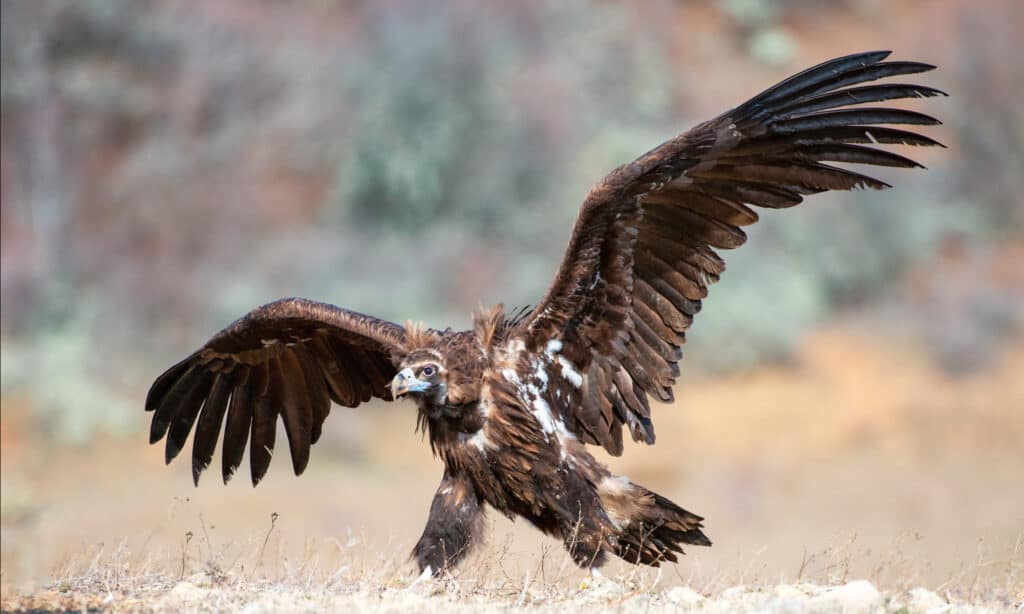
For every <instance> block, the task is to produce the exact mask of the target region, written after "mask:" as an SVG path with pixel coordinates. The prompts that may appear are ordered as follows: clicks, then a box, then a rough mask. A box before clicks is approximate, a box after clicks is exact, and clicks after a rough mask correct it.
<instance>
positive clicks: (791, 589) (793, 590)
mask: <svg viewBox="0 0 1024 614" xmlns="http://www.w3.org/2000/svg"><path fill="white" fill-rule="evenodd" d="M775 596H776V597H778V598H779V599H795V600H798V601H803V600H805V599H807V593H805V592H804V591H802V590H800V589H799V588H797V587H795V586H793V585H792V584H780V585H778V586H777V587H775Z"/></svg>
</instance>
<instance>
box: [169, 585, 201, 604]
mask: <svg viewBox="0 0 1024 614" xmlns="http://www.w3.org/2000/svg"><path fill="white" fill-rule="evenodd" d="M208 593H209V591H207V590H206V589H203V588H199V587H198V586H196V585H195V584H192V583H191V582H188V581H183V582H178V583H177V584H175V585H174V588H172V589H171V590H170V591H168V593H167V595H165V599H166V600H169V601H173V602H177V603H181V602H185V603H194V602H199V601H202V600H204V599H206V597H207V594H208Z"/></svg>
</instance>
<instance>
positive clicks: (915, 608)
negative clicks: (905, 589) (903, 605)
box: [907, 587, 949, 612]
mask: <svg viewBox="0 0 1024 614" xmlns="http://www.w3.org/2000/svg"><path fill="white" fill-rule="evenodd" d="M948 607H949V604H948V603H946V600H945V599H943V598H942V597H939V596H938V595H936V594H935V593H933V592H932V591H930V590H928V589H926V588H920V587H919V588H912V589H910V602H909V603H908V604H907V609H909V610H910V611H911V612H941V611H943V610H944V609H946V608H948Z"/></svg>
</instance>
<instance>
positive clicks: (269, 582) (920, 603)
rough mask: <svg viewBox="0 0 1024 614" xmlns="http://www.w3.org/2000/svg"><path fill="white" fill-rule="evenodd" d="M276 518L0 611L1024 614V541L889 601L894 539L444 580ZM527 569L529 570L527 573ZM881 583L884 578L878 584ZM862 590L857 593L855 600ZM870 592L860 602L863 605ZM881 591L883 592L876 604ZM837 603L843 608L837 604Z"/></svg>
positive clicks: (129, 562) (20, 599) (120, 565)
mask: <svg viewBox="0 0 1024 614" xmlns="http://www.w3.org/2000/svg"><path fill="white" fill-rule="evenodd" d="M276 520H277V518H276V517H275V518H274V519H273V520H272V521H271V523H270V526H268V528H267V530H266V531H265V532H264V534H263V535H261V536H256V537H254V538H253V539H251V540H249V541H247V542H246V543H236V544H227V545H223V546H219V547H218V546H217V545H215V544H214V543H213V542H212V541H211V539H210V536H209V533H208V529H207V527H206V526H205V524H204V523H202V521H200V522H199V526H198V527H197V531H190V532H188V533H186V534H185V535H184V536H183V537H182V540H181V543H180V548H177V549H159V550H157V551H153V552H149V553H147V554H146V555H144V556H141V557H140V556H139V553H133V552H131V551H129V549H128V548H127V547H126V545H125V544H124V543H122V544H120V545H119V546H117V547H114V548H109V549H108V548H103V547H97V548H89V549H86V551H83V552H81V553H79V554H77V555H75V556H73V557H71V558H70V559H69V560H67V561H65V562H63V563H62V565H61V567H60V568H59V570H57V571H56V573H55V577H54V581H53V582H52V583H51V584H49V585H47V586H46V587H45V588H43V589H42V590H38V591H34V592H31V593H27V594H22V593H19V592H18V591H14V590H11V589H10V588H9V587H8V588H7V589H5V591H4V592H5V594H4V595H3V597H2V607H3V609H4V610H33V609H61V610H64V609H66V610H112V611H135V610H145V611H182V610H214V611H241V610H243V609H244V610H245V611H247V612H251V611H283V610H284V611H296V610H299V611H323V610H329V609H333V610H338V611H362V610H373V611H392V610H394V611H409V610H415V611H427V612H435V611H479V610H508V609H518V608H520V607H525V608H527V609H531V610H535V611H570V612H576V611H581V612H582V611H589V610H593V609H595V608H596V609H602V610H616V611H629V612H631V611H650V610H660V609H678V608H680V607H685V608H686V609H691V610H696V611H734V610H739V609H746V610H749V609H766V610H769V611H781V610H785V611H804V610H812V611H816V610H821V609H825V610H831V609H840V610H849V609H853V610H857V609H859V606H858V604H860V603H863V601H858V599H860V600H863V599H864V597H863V595H861V593H863V592H864V591H866V592H867V597H866V598H867V599H868V603H871V604H873V605H872V609H877V608H883V609H885V610H887V611H900V610H902V609H907V610H908V611H924V610H929V609H934V608H936V607H938V608H943V611H951V610H952V611H961V610H964V611H967V610H972V609H978V608H983V609H986V610H990V611H991V610H995V611H999V610H1007V611H1009V610H1012V609H1014V608H1015V607H1016V608H1020V607H1022V605H1024V558H1022V557H1021V555H1022V554H1024V553H1022V552H1021V548H1022V545H1024V534H1022V535H1021V536H1020V537H1019V538H1018V542H1017V544H1016V546H1015V549H1014V552H1013V553H1012V556H1011V557H1010V558H1007V559H990V558H986V555H985V553H984V550H983V549H981V548H979V552H978V557H977V559H976V560H973V561H965V562H964V564H963V565H962V568H961V570H960V571H959V573H958V574H956V575H955V576H953V577H951V578H950V579H949V580H948V581H947V582H945V583H943V584H942V585H941V586H939V587H937V588H936V590H935V591H930V590H927V589H924V588H920V587H916V586H915V585H914V584H913V582H912V581H903V582H897V583H890V584H889V585H888V586H882V591H881V593H879V594H874V593H873V589H872V588H871V587H872V586H874V585H875V584H876V583H877V582H876V583H872V584H870V585H865V584H864V582H863V581H860V582H857V581H854V580H855V578H853V577H851V576H850V568H851V566H852V564H853V562H854V561H855V560H856V559H859V558H867V559H872V560H871V561H870V562H871V563H872V564H874V565H876V566H878V567H886V568H889V569H890V570H892V571H894V572H895V574H896V575H897V576H899V577H901V578H904V579H909V578H913V577H914V576H915V561H913V560H912V559H910V558H908V557H906V556H905V555H904V554H903V553H902V552H901V549H900V545H899V544H895V545H894V548H893V550H892V551H890V552H887V553H881V554H880V555H878V556H875V557H872V556H871V554H870V553H868V552H863V551H861V550H859V549H858V548H857V547H856V546H855V543H854V540H850V541H847V542H845V543H841V544H837V545H835V546H832V547H829V548H826V549H825V550H822V551H820V552H815V553H809V554H808V555H807V556H806V557H805V559H804V561H803V564H802V565H801V567H800V568H799V569H798V570H796V573H795V574H791V575H789V576H788V577H785V578H776V577H773V576H771V575H768V573H769V572H768V571H767V570H766V569H764V568H762V566H760V565H758V563H757V560H756V558H751V560H750V565H749V568H747V569H742V568H733V569H729V570H716V571H714V572H711V573H699V572H694V571H692V570H691V571H690V572H689V574H688V576H687V577H682V576H680V575H679V570H678V569H675V568H673V569H663V570H655V569H650V568H644V567H631V566H622V565H620V566H618V567H616V568H615V569H614V573H613V574H612V575H609V576H606V577H604V578H596V579H595V578H590V577H588V576H586V575H584V574H583V573H582V572H580V571H579V570H577V569H575V567H574V566H573V565H572V564H571V562H570V561H569V560H568V558H567V557H566V556H565V555H564V552H562V551H561V549H554V548H548V547H545V548H543V549H542V551H541V552H540V553H539V554H538V555H537V556H536V557H534V559H533V560H532V561H524V560H523V559H518V560H515V557H510V556H509V551H510V548H511V541H510V540H507V541H506V542H505V543H504V544H502V545H500V546H491V547H488V548H486V549H484V550H483V551H481V552H479V553H476V554H475V555H474V557H473V560H472V561H471V562H470V564H468V565H465V566H463V567H462V568H460V569H459V570H457V571H456V572H455V573H454V574H451V575H448V576H445V577H443V578H441V579H438V580H423V579H417V578H416V576H415V574H414V573H413V572H412V570H411V569H410V566H409V564H408V562H407V560H406V556H407V552H408V549H407V548H405V547H399V546H397V545H395V544H389V545H386V546H383V547H381V548H379V549H378V548H376V547H373V546H371V545H370V544H368V543H366V542H364V541H362V540H361V539H360V538H358V537H355V536H351V535H350V536H349V537H348V539H347V541H344V540H337V539H334V540H327V541H319V542H317V541H307V542H305V543H303V545H302V548H301V550H300V551H299V552H298V553H297V554H298V556H294V555H291V554H289V553H288V552H287V551H288V548H287V547H286V546H285V540H283V539H282V537H281V535H280V533H279V530H278V528H277V527H276ZM524 563H525V565H524ZM876 581H877V578H876ZM850 590H852V591H853V593H852V594H847V593H848V591H850ZM858 595H860V596H858ZM873 595H874V596H873ZM837 599H838V601H837Z"/></svg>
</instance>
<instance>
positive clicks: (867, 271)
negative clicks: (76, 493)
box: [0, 0, 1024, 439]
mask: <svg viewBox="0 0 1024 614" xmlns="http://www.w3.org/2000/svg"><path fill="white" fill-rule="evenodd" d="M870 4H871V2H864V1H857V0H849V1H836V2H829V3H820V2H811V1H810V0H787V1H786V2H781V3H775V2H765V1H762V0H723V1H722V2H719V3H715V4H713V5H709V6H713V7H717V9H718V13H717V17H716V19H717V20H718V21H717V22H713V24H712V25H714V24H715V23H717V27H718V28H719V30H720V31H719V30H715V31H713V32H712V33H711V34H712V36H713V37H714V38H715V39H716V40H715V42H716V46H715V47H714V49H715V52H714V53H713V54H711V55H710V56H709V55H702V53H703V52H702V51H701V50H700V49H698V48H697V47H699V45H696V44H693V45H691V44H689V42H688V41H683V42H682V43H680V42H679V41H678V40H677V39H678V34H679V32H681V31H684V32H685V31H688V30H687V28H689V27H691V24H689V23H688V22H686V21H685V19H686V16H687V15H688V14H689V13H688V11H687V8H688V7H686V6H676V5H673V4H671V3H658V2H654V3H645V4H644V5H643V7H642V9H640V10H637V9H635V8H632V5H629V6H627V5H618V4H611V3H591V2H570V3H555V2H550V3H529V4H519V3H501V4H493V5H481V4H477V3H473V2H469V1H468V0H452V1H449V2H443V3H430V5H429V6H428V5H426V4H424V3H420V2H414V1H412V0H406V1H401V0H399V1H395V2H387V3H331V2H320V1H316V2H309V3H304V4H299V5H296V4H279V3H246V2H227V1H225V2H219V3H200V4H196V5H189V6H187V7H186V6H184V5H182V4H180V3H174V2H168V1H161V0H154V1H150V2H135V1H131V0H103V1H100V0H96V1H91V2H80V3H69V2H63V1H56V2H54V1H46V0H41V1H31V0H15V1H12V2H4V3H2V4H0V10H2V12H3V14H2V41H0V46H2V54H0V56H2V57H0V61H2V69H3V77H2V86H0V104H2V118H3V126H4V130H3V131H2V135H0V153H2V171H3V172H2V180H3V184H2V193H3V203H4V204H3V209H2V214H0V217H2V222H3V224H2V233H3V237H2V239H3V240H2V242H0V250H2V259H0V260H2V262H0V267H2V273H3V275H2V288H3V292H2V298H3V310H2V320H0V328H2V332H3V345H4V351H3V376H4V377H3V380H4V381H3V391H4V395H5V397H8V395H10V394H13V393H15V392H22V393H24V392H28V394H29V395H30V396H32V397H33V398H35V399H37V404H38V406H39V408H40V422H41V424H45V425H47V426H46V427H45V428H47V429H48V430H52V432H54V433H62V434H63V435H62V436H67V437H70V438H72V439H84V438H87V437H88V433H89V432H91V430H92V429H93V428H94V427H96V426H101V427H102V428H107V429H115V430H116V429H119V428H122V426H121V425H122V424H125V425H129V426H131V425H133V424H137V423H138V422H140V421H141V416H139V415H138V411H139V406H140V404H141V398H142V395H143V393H144V389H145V386H146V385H147V384H148V382H149V381H150V380H151V379H152V377H154V376H155V375H156V374H157V373H158V372H159V370H160V369H162V368H165V367H166V366H167V365H169V364H171V363H172V362H174V361H175V360H176V359H178V358H179V357H180V356H181V355H182V354H184V353H185V352H188V351H191V350H192V349H194V347H195V346H196V345H197V344H198V343H201V342H202V340H204V339H205V338H206V337H207V335H209V334H210V333H212V332H214V331H216V330H217V329H219V328H220V327H222V326H224V325H225V324H227V323H228V322H229V321H231V320H232V319H233V318H235V317H237V316H239V315H241V314H242V313H243V312H244V311H246V310H247V309H249V308H251V307H252V306H254V305H256V304H259V303H263V302H266V301H269V300H272V299H274V298H278V297H280V296H286V295H305V296H309V297H313V298H318V299H321V300H327V301H330V302H335V303H338V304H342V305H345V306H347V307H349V308H352V309H357V310H361V311H365V312H369V313H374V314H378V315H380V316H382V317H386V318H390V319H393V320H396V321H402V320H404V319H406V318H423V319H425V320H426V321H427V322H428V324H431V325H437V326H444V325H448V324H452V325H455V326H463V325H466V324H468V314H469V311H470V310H471V309H473V308H474V307H476V305H477V304H478V303H479V302H482V303H485V304H488V303H492V302H499V301H503V302H505V303H506V304H508V305H517V304H526V303H530V302H532V301H536V300H537V299H538V298H539V297H540V296H541V294H542V292H543V290H544V288H545V287H546V284H547V283H548V281H549V280H550V278H551V276H552V275H553V273H554V270H555V267H556V265H557V262H558V259H559V257H560V256H561V254H562V251H563V249H564V245H565V241H566V239H567V237H568V235H569V232H570V229H571V225H572V222H573V220H574V219H575V214H576V211H577V207H578V205H579V203H580V201H581V200H582V198H583V195H584V194H585V193H586V190H587V188H588V186H589V184H591V183H592V182H594V181H596V180H598V179H599V178H600V177H601V176H602V175H603V174H604V173H605V172H607V171H608V170H610V169H611V168H613V167H614V166H616V165H617V164H621V163H623V162H626V161H628V160H630V159H632V158H634V157H635V156H636V155H638V154H639V153H641V152H643V151H646V150H647V149H649V148H650V147H651V146H652V145H654V144H656V143H658V142H660V141H661V140H663V139H665V138H668V137H669V136H671V135H673V134H675V133H677V132H678V131H680V130H682V129H684V128H686V127H687V126H689V125H692V124H694V123H696V122H698V121H700V120H703V119H706V117H702V116H700V115H703V114H697V113H696V112H695V111H693V110H691V109H688V108H686V106H684V105H682V104H681V101H684V100H685V101H690V102H695V101H700V103H701V104H702V105H706V104H709V103H712V102H713V103H715V105H714V107H713V108H714V109H715V111H716V112H717V111H718V110H721V109H724V108H726V107H727V106H729V105H731V104H734V103H736V102H739V100H740V99H741V98H742V97H743V96H744V95H749V94H751V93H753V92H751V91H750V90H751V88H750V86H749V83H748V82H747V80H746V76H747V75H745V74H741V73H739V72H737V71H736V70H735V69H736V67H737V66H749V65H750V64H751V62H750V59H751V58H753V59H754V60H755V61H756V62H757V63H759V64H760V65H768V66H776V68H774V69H773V71H774V72H777V73H778V74H779V76H782V73H783V72H787V71H788V70H790V69H794V68H801V67H803V64H805V63H806V62H804V61H800V62H796V61H795V60H794V58H795V57H796V56H797V55H799V54H798V53H797V52H798V47H797V46H796V44H797V42H798V39H799V36H800V35H801V34H802V33H801V32H799V31H797V30H795V29H794V25H793V20H792V19H790V18H791V17H793V16H794V15H803V14H805V13H807V12H809V11H812V12H813V11H818V12H820V13H821V18H822V19H830V20H832V21H836V20H842V19H843V18H851V19H852V17H850V16H849V14H848V13H849V12H850V11H854V12H856V11H870V10H871V8H870V6H868V5H870ZM968 12H970V13H971V15H974V13H975V12H971V11H968ZM980 13H984V12H980ZM972 19H974V20H976V23H977V25H976V26H970V27H965V28H966V29H965V32H966V35H965V38H964V39H962V40H961V39H955V40H954V41H953V42H952V43H951V45H952V47H951V48H962V49H963V50H965V51H964V53H963V54H962V55H961V56H960V57H959V60H958V61H960V62H961V66H960V67H959V70H958V71H954V72H950V73H946V72H945V71H944V72H943V73H942V74H943V76H946V75H947V74H948V75H955V77H951V78H953V79H954V81H953V82H952V85H954V86H956V90H957V96H956V97H955V98H953V99H952V102H950V101H945V100H942V101H934V100H933V101H927V102H926V103H925V104H928V105H931V104H933V103H934V106H933V107H931V109H933V110H935V112H937V113H938V114H940V115H942V116H943V117H945V118H948V119H950V120H951V125H950V127H949V128H948V129H947V131H946V132H941V133H937V134H939V136H940V138H941V139H943V140H951V139H947V138H946V136H947V135H950V136H952V135H955V136H956V139H958V140H960V141H962V147H954V148H951V149H950V150H947V151H944V152H942V155H941V156H938V157H937V158H936V159H938V160H940V163H939V164H934V166H935V168H933V169H932V170H931V171H929V172H928V173H927V174H926V175H925V174H921V173H917V174H913V173H907V172H894V173H882V177H883V178H884V179H888V180H890V181H891V182H892V183H895V184H896V185H898V186H899V189H898V190H897V191H889V192H882V193H870V194H854V195H852V196H851V197H845V196H841V195H829V196H824V197H816V198H814V199H813V201H814V202H812V203H809V204H808V205H807V206H804V207H801V208H799V209H797V210H793V211H786V212H781V213H775V212H766V213H765V214H764V216H763V217H764V219H763V221H762V223H761V224H759V225H758V226H757V227H756V228H755V229H753V230H752V231H751V233H750V244H751V245H750V246H749V247H748V248H746V249H742V250H739V251H738V252H736V253H732V254H726V256H727V259H728V262H729V272H728V273H727V275H726V276H725V281H724V282H723V283H722V284H720V285H719V287H717V288H715V289H714V290H713V291H712V294H711V296H710V297H709V299H708V300H707V301H706V307H705V312H704V313H702V314H701V315H700V317H699V318H698V323H697V325H696V326H695V327H694V329H693V331H692V334H691V336H690V337H691V339H690V341H691V345H690V350H692V351H693V353H695V354H697V355H698V356H697V357H698V358H699V360H688V361H687V362H686V363H685V368H686V369H688V370H693V369H699V368H716V369H735V368H744V367H749V366H751V365H754V364H757V363H758V362H759V361H763V360H767V359H777V358H780V357H784V356H785V355H786V353H787V352H788V351H789V350H790V348H791V347H792V345H793V343H794V341H795V340H796V339H798V338H799V336H800V335H801V333H802V332H803V331H805V330H807V329H808V327H810V326H813V325H815V324H817V323H819V322H821V321H823V320H824V319H826V318H828V317H829V316H830V315H831V314H833V313H834V312H835V311H836V310H837V309H840V308H842V307H843V306H848V305H852V304H861V303H864V302H866V301H870V300H874V299H875V298H877V297H878V296H880V295H881V294H882V293H883V292H884V291H885V289H886V288H887V285H888V284H889V283H891V281H892V280H893V279H895V278H896V277H897V276H898V275H899V274H900V271H902V270H904V269H905V267H906V266H907V265H908V264H913V263H914V262H917V261H920V260H922V259H924V258H928V257H929V254H931V253H932V251H931V250H932V249H933V247H934V246H935V245H936V244H937V243H938V242H939V240H940V238H941V237H943V236H946V235H948V233H949V232H951V231H955V232H958V233H961V234H963V235H964V236H966V237H968V238H970V239H972V240H977V241H979V242H980V241H984V240H985V239H987V238H988V237H992V236H1001V237H1004V238H1006V237H1011V238H1012V237H1013V236H1017V237H1019V236H1020V225H1021V223H1022V222H1021V218H1020V212H1021V211H1022V210H1024V208H1021V207H1020V206H1019V194H1020V190H1019V187H1020V179H1019V173H1016V172H1015V171H1014V172H1010V170H1009V169H1016V168H1018V167H1019V166H1020V164H1019V163H1020V161H1021V159H1022V155H1024V154H1022V152H1024V144H1022V143H1024V137H1022V135H1021V132H1020V130H1015V129H1013V127H1014V126H1016V127H1018V128H1019V126H1021V125H1024V121H1015V119H1016V118H1018V116H1019V115H1020V105H1015V104H1014V102H1015V101H1016V100H1018V99H1019V97H1020V88H1021V84H1022V83H1024V79H1019V78H1015V76H1016V75H1018V74H1019V70H1020V69H1019V68H1018V67H1017V66H1019V63H1016V64H1015V65H1014V66H1009V64H1011V63H1008V62H1000V61H998V58H1000V57H1002V58H1005V57H1009V56H1011V55H1012V49H1013V44H1014V41H1015V35H1014V33H1013V31H1012V27H1010V26H1008V25H1006V24H1007V23H1009V22H1010V21H1011V20H1003V21H1002V22H1000V21H999V20H998V18H993V17H985V16H980V15H979V16H974V17H972ZM818 21H820V20H818ZM815 23H817V21H816V22H815ZM968 23H969V24H970V23H975V22H968ZM705 25H706V24H705ZM971 28H974V29H973V30H972V29H971ZM720 34H721V36H720ZM719 39H721V40H719ZM695 40H696V39H695ZM683 43H686V44H683ZM901 55H902V54H901ZM904 57H905V56H904ZM808 61H809V59H808ZM783 65H784V67H783ZM758 70H759V71H760V70H762V68H758ZM1013 71H1017V73H1014V72H1013ZM936 74H938V73H936ZM928 80H929V82H931V77H930V76H929V77H928ZM960 83H965V84H968V85H969V86H965V87H960V85H958V84H960ZM723 84H724V87H723ZM990 85H991V87H990ZM947 87H948V88H949V89H953V87H950V86H948V85H947ZM708 91H711V92H729V93H730V95H732V94H733V93H734V94H735V98H734V99H723V100H717V101H714V100H706V99H705V98H706V97H707V96H706V92H708ZM716 98H717V96H716ZM1014 224H1016V225H1014ZM988 338H989V337H986V339H988ZM994 339H995V340H992V341H987V342H986V343H991V344H996V343H998V336H995V338H994ZM55 374H59V377H58V376H57V375H55ZM119 399H120V401H119ZM127 412H134V413H131V414H129V413H127ZM126 415H131V416H134V417H132V418H124V416H126ZM122 420H123V422H122Z"/></svg>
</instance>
